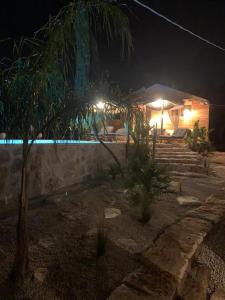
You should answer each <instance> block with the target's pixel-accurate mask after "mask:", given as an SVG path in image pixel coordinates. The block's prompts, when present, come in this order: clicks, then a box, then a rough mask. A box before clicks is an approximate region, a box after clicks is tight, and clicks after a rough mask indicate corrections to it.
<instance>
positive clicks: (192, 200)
mask: <svg viewBox="0 0 225 300" xmlns="http://www.w3.org/2000/svg"><path fill="white" fill-rule="evenodd" d="M176 200H177V202H178V203H179V204H180V205H199V204H201V202H200V201H199V200H198V198H196V197H194V196H179V197H177V198H176Z"/></svg>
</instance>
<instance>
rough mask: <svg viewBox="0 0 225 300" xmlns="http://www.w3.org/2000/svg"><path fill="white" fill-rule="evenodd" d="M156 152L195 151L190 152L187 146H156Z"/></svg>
mask: <svg viewBox="0 0 225 300" xmlns="http://www.w3.org/2000/svg"><path fill="white" fill-rule="evenodd" d="M156 152H179V153H181V152H182V153H183V152H188V153H195V154H196V152H192V151H190V149H187V148H177V147H176V148H175V147H174V148H156Z"/></svg>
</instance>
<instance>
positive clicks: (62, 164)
mask: <svg viewBox="0 0 225 300" xmlns="http://www.w3.org/2000/svg"><path fill="white" fill-rule="evenodd" d="M107 146H108V147H109V148H110V149H111V150H112V151H113V152H114V153H115V154H116V156H117V157H118V159H119V160H120V161H121V163H122V164H123V163H124V161H125V144H122V143H121V144H119V143H118V144H115V143H108V144H107ZM112 163H114V160H113V158H112V156H111V155H110V154H109V152H108V151H107V150H106V149H105V148H104V147H103V146H102V145H100V144H94V143H93V144H89V143H88V144H82V143H81V144H34V145H33V146H32V151H31V159H30V165H29V170H30V171H29V172H30V175H29V185H28V194H29V197H35V196H40V195H45V194H49V193H51V192H52V191H54V190H57V189H59V188H61V187H64V186H68V185H72V184H74V183H78V182H81V181H83V180H84V179H86V178H88V177H92V178H94V177H97V176H99V175H100V174H103V171H104V170H105V169H107V168H108V167H109V165H110V164H112ZM21 165H22V145H0V201H5V202H7V201H9V200H11V199H16V198H17V196H18V193H19V188H20V171H21Z"/></svg>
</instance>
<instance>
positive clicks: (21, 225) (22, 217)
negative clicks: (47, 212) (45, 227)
mask: <svg viewBox="0 0 225 300" xmlns="http://www.w3.org/2000/svg"><path fill="white" fill-rule="evenodd" d="M28 155H29V153H28V144H27V143H26V142H25V143H24V144H23V167H22V173H21V189H20V195H19V208H18V223H17V228H16V254H15V261H14V266H13V269H12V278H13V280H14V282H15V283H16V284H17V285H21V284H23V283H24V281H25V279H26V276H27V273H28V262H29V260H28V230H27V212H28V198H27V179H28V176H27V175H28V174H27V160H28Z"/></svg>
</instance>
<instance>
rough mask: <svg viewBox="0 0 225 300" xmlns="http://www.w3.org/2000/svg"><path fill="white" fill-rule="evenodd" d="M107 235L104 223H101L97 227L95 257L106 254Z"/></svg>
mask: <svg viewBox="0 0 225 300" xmlns="http://www.w3.org/2000/svg"><path fill="white" fill-rule="evenodd" d="M107 240H108V238H107V233H106V230H105V226H104V222H103V221H101V222H100V223H99V224H98V227H97V235H96V255H97V257H100V256H104V255H105V252H106V245H107Z"/></svg>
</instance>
